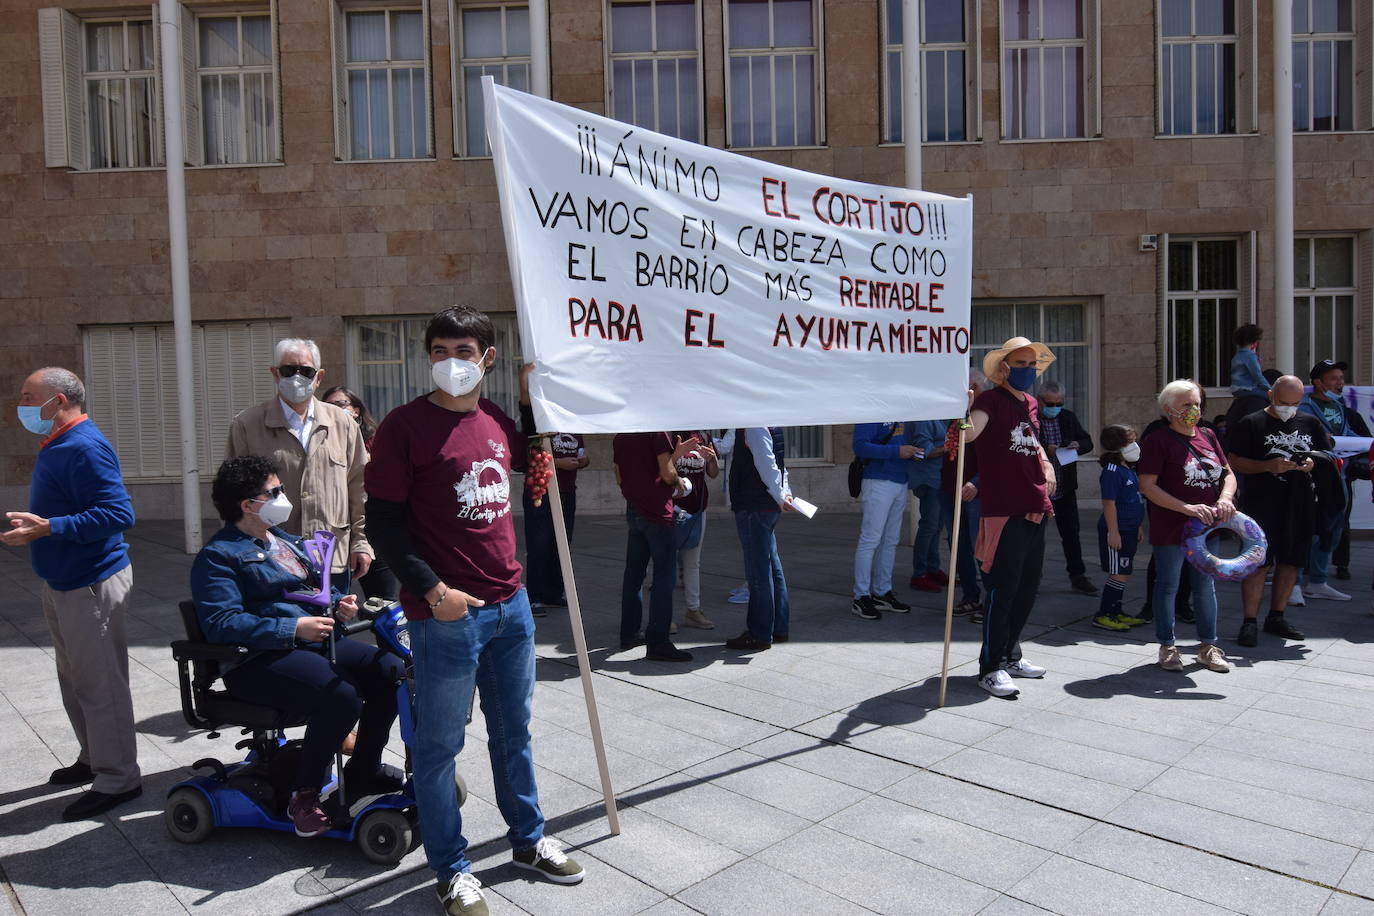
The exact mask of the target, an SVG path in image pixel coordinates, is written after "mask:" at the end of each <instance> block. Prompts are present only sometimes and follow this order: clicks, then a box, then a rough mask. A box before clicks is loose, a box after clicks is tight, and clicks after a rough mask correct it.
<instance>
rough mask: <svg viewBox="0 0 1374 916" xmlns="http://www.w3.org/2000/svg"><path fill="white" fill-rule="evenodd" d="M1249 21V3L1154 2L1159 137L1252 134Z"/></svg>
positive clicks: (1253, 99) (1303, 0)
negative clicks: (1156, 19)
mask: <svg viewBox="0 0 1374 916" xmlns="http://www.w3.org/2000/svg"><path fill="white" fill-rule="evenodd" d="M1297 2H1299V3H1306V2H1307V0H1297ZM1318 2H1320V0H1318ZM1253 17H1254V6H1253V4H1252V3H1251V2H1249V0H1159V15H1158V22H1159V111H1158V115H1159V132H1160V134H1161V135H1163V136H1195V135H1198V134H1203V135H1205V134H1234V133H1250V132H1252V131H1254V130H1255V122H1256V119H1257V113H1256V110H1255V106H1256V93H1255V69H1256V68H1255V35H1254V21H1253Z"/></svg>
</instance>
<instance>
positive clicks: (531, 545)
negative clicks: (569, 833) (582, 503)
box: [522, 487, 577, 604]
mask: <svg viewBox="0 0 1374 916" xmlns="http://www.w3.org/2000/svg"><path fill="white" fill-rule="evenodd" d="M522 489H523V490H524V494H525V495H524V500H523V501H524V506H525V588H527V589H528V590H529V593H530V600H531V601H538V602H540V603H541V604H551V603H553V602H556V601H560V600H561V599H562V598H563V567H562V565H561V564H560V563H559V560H558V541H557V539H556V538H555V537H554V533H553V506H552V503H551V502H550V501H549V499H548V497H545V498H544V500H543V504H542V505H539V506H536V505H535V504H534V497H533V496H531V495H530V491H529V488H528V487H523V488H522ZM562 496H563V524H564V525H565V526H566V527H567V529H568V546H569V547H571V546H572V536H573V516H575V515H576V514H577V491H576V490H567V491H564V492H563V493H562Z"/></svg>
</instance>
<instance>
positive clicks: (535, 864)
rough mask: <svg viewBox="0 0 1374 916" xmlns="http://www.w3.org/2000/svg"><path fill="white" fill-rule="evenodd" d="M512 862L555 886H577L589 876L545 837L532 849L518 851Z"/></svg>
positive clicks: (512, 856) (553, 842)
mask: <svg viewBox="0 0 1374 916" xmlns="http://www.w3.org/2000/svg"><path fill="white" fill-rule="evenodd" d="M511 861H512V862H513V863H514V864H515V865H516V867H518V868H526V869H529V870H530V871H537V872H539V873H540V874H541V875H543V876H544V877H545V878H548V879H549V880H550V881H552V882H554V883H555V884H577V883H578V882H579V881H581V880H582V879H583V878H585V877H586V876H587V873H586V872H585V871H583V870H582V866H581V865H578V864H577V863H576V862H575V861H573V860H572V859H569V858H568V857H567V855H566V854H565V853H564V852H563V849H562V847H560V846H559V845H558V843H556V842H555V841H553V840H551V839H549V838H548V837H543V838H541V839H540V840H539V842H538V843H536V844H534V847H533V848H531V849H517V850H516V851H515V852H514V853H512V854H511Z"/></svg>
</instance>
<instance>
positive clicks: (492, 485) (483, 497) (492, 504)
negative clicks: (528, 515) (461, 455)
mask: <svg viewBox="0 0 1374 916" xmlns="http://www.w3.org/2000/svg"><path fill="white" fill-rule="evenodd" d="M490 444H492V445H494V446H495V445H496V443H490ZM504 452H505V447H504V446H500V451H499V452H498V453H497V455H498V457H500V455H501V453H504ZM453 490H454V492H455V493H456V494H457V497H458V503H459V507H458V517H459V518H470V519H473V520H475V521H482V522H486V523H487V524H488V525H490V524H491V523H492V522H494V521H496V520H497V519H498V518H501V517H502V516H504V515H506V514H508V513H509V512H510V511H511V506H510V475H509V474H508V473H506V469H505V468H504V467H503V466H502V465H501V462H500V461H497V460H496V458H483V459H481V460H479V461H474V462H473V463H472V470H470V471H468V472H467V473H466V474H464V475H463V478H462V479H461V480H459V481H458V482H457V483H456V484H454V485H453Z"/></svg>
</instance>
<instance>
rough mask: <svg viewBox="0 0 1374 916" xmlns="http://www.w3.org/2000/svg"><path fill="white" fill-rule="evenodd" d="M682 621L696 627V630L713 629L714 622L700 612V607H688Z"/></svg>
mask: <svg viewBox="0 0 1374 916" xmlns="http://www.w3.org/2000/svg"><path fill="white" fill-rule="evenodd" d="M682 623H683V625H684V626H689V627H696V628H697V629H698V630H714V629H715V628H716V625H715V623H713V622H712V621H711V618H710V617H707V616H706V615H705V614H703V613H702V612H701V608H698V607H689V608H688V609H687V613H686V614H684V615H683V619H682Z"/></svg>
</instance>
